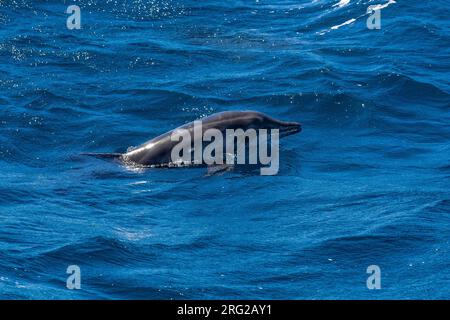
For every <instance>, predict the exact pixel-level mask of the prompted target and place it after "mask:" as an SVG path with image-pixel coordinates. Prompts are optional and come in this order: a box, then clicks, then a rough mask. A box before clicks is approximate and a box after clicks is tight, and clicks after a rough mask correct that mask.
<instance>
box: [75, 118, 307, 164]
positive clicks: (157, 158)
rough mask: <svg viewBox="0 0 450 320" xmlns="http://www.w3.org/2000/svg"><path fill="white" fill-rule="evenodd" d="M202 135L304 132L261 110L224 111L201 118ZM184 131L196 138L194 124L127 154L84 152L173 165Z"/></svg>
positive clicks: (98, 155)
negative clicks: (178, 134)
mask: <svg viewBox="0 0 450 320" xmlns="http://www.w3.org/2000/svg"><path fill="white" fill-rule="evenodd" d="M198 121H201V124H202V131H203V132H202V136H203V133H204V132H205V131H206V130H208V129H217V130H219V131H220V132H222V133H225V131H226V130H227V129H234V130H236V129H242V130H244V131H246V130H247V129H256V130H257V129H267V130H270V129H278V130H279V135H280V137H285V136H288V135H291V134H294V133H297V132H300V131H301V130H302V128H301V125H300V123H298V122H285V121H281V120H277V119H274V118H272V117H270V116H268V115H266V114H264V113H261V112H257V111H224V112H219V113H215V114H212V115H210V116H207V117H204V118H201V119H200V120H198ZM180 129H184V130H187V131H189V132H190V134H191V135H194V121H193V122H190V123H187V124H185V125H183V126H181V127H178V128H176V129H173V130H171V131H169V132H166V133H164V134H162V135H160V136H158V137H156V138H153V139H151V140H149V141H147V142H145V143H143V144H141V145H140V146H138V147H133V148H128V150H127V151H126V152H125V153H83V155H88V156H94V157H98V158H104V159H116V160H119V161H121V162H122V163H124V164H126V165H131V166H141V167H171V166H173V162H172V158H171V152H172V149H173V148H174V147H175V145H177V144H178V141H173V140H172V139H171V136H172V134H173V133H174V132H175V131H177V130H180Z"/></svg>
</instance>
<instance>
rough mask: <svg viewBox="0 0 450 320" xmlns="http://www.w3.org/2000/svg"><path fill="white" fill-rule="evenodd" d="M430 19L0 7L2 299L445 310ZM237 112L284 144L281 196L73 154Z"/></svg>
mask: <svg viewBox="0 0 450 320" xmlns="http://www.w3.org/2000/svg"><path fill="white" fill-rule="evenodd" d="M73 4H75V5H78V6H79V7H80V9H81V29H72V30H70V29H68V28H67V25H66V20H67V19H68V18H69V16H70V14H67V13H66V10H67V7H68V6H69V5H73ZM370 5H379V7H381V8H382V9H381V20H380V21H381V29H379V30H377V29H373V30H371V29H368V27H367V20H368V18H369V19H370V18H371V15H372V13H370V12H369V14H368V13H367V8H368V6H370ZM449 17H450V7H449V3H448V1H443V0H436V1H425V0H424V1H406V0H397V1H392V0H374V1H369V0H341V1H339V0H335V1H325V0H316V1H301V0H299V1H293V0H288V1H286V0H252V1H232V0H230V1H212V0H204V1H193V0H191V1H182V0H175V1H170V0H162V1H156V0H153V1H119V0H117V1H100V0H99V1H94V0H85V1H75V0H74V1H65V0H47V1H25V0H16V1H10V0H1V1H0V298H3V299H134V298H138V299H220V298H227V299H243V298H248V299H449V298H450V244H449V241H450V59H449V58H450V32H449V31H450V23H449V21H450V20H449ZM372 18H373V17H372ZM247 109H250V110H257V111H261V112H264V113H267V114H269V115H271V116H273V117H276V118H279V119H282V120H289V121H299V122H301V123H302V126H303V131H302V132H301V133H300V134H297V135H293V136H289V137H287V138H285V139H282V140H281V150H280V171H279V173H278V175H275V176H260V175H259V174H258V173H255V172H252V171H250V172H247V171H242V170H236V171H230V172H226V173H222V174H215V175H208V174H207V172H206V170H205V169H204V168H192V169H149V170H130V169H129V168H126V167H124V166H122V165H120V164H119V163H115V162H111V161H104V160H100V159H96V158H91V157H86V156H82V155H80V154H81V153H83V152H123V151H125V150H127V148H128V147H130V146H136V145H139V144H141V143H143V142H145V141H147V140H149V139H150V138H152V137H154V136H157V135H159V134H161V133H164V132H166V131H168V130H170V129H172V128H174V127H177V126H179V125H182V124H184V123H186V122H189V121H192V120H195V119H198V118H201V117H204V116H207V115H209V114H212V113H215V112H220V111H225V110H247ZM70 265H77V266H79V267H80V269H81V289H80V290H76V289H75V290H69V289H68V288H66V280H67V278H68V277H69V274H67V273H66V270H67V268H68V266H70ZM371 265H376V266H378V267H379V268H380V270H381V278H380V279H381V289H379V290H377V289H374V290H369V289H368V288H367V285H366V282H367V280H368V277H369V276H370V274H368V273H367V268H368V266H371Z"/></svg>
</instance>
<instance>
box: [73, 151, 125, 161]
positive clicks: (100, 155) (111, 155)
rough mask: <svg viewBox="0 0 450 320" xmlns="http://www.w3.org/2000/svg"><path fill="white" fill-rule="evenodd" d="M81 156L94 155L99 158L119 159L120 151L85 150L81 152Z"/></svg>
mask: <svg viewBox="0 0 450 320" xmlns="http://www.w3.org/2000/svg"><path fill="white" fill-rule="evenodd" d="M81 155H82V156H89V157H96V158H99V159H112V160H115V159H119V158H120V157H121V156H122V154H121V153H95V152H94V153H93V152H86V153H82V154H81Z"/></svg>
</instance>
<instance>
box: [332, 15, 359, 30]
mask: <svg viewBox="0 0 450 320" xmlns="http://www.w3.org/2000/svg"><path fill="white" fill-rule="evenodd" d="M355 21H356V19H354V18H352V19H350V20H347V21H345V22H344V23H341V24H338V25H337V26H332V27H331V29H332V30H337V29H339V28H340V27H343V26H346V25H348V24H350V23H353V22H355Z"/></svg>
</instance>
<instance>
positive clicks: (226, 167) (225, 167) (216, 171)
mask: <svg viewBox="0 0 450 320" xmlns="http://www.w3.org/2000/svg"><path fill="white" fill-rule="evenodd" d="M233 169H234V166H233V165H230V164H215V165H210V166H208V169H207V170H208V171H207V173H206V176H214V175H222V174H224V173H225V172H228V171H232V170H233Z"/></svg>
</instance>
